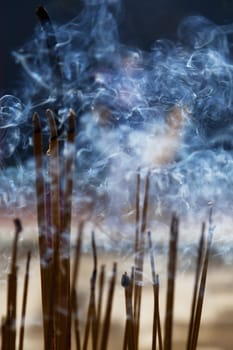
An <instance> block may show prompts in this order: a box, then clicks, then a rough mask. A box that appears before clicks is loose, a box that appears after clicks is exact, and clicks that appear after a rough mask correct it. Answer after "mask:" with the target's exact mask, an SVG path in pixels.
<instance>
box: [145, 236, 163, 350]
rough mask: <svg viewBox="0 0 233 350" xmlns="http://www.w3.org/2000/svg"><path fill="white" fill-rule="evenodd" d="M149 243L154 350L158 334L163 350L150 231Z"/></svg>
mask: <svg viewBox="0 0 233 350" xmlns="http://www.w3.org/2000/svg"><path fill="white" fill-rule="evenodd" d="M148 241H149V250H150V265H151V274H152V286H153V295H154V311H153V326H152V327H153V330H152V350H156V343H157V334H158V339H159V350H162V334H161V321H160V311H159V275H158V274H156V269H155V261H154V254H153V250H152V248H153V247H152V239H151V232H150V231H148Z"/></svg>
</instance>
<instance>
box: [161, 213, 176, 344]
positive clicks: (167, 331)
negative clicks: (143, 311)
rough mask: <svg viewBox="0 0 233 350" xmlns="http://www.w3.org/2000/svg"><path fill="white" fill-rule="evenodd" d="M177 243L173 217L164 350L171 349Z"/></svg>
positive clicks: (174, 218) (174, 217)
mask: <svg viewBox="0 0 233 350" xmlns="http://www.w3.org/2000/svg"><path fill="white" fill-rule="evenodd" d="M177 243H178V218H177V217H176V216H175V215H174V216H173V218H172V222H171V229H170V243H169V253H168V272H167V301H166V314H165V330H164V350H171V349H172V333H173V308H174V292H175V275H176V255H177Z"/></svg>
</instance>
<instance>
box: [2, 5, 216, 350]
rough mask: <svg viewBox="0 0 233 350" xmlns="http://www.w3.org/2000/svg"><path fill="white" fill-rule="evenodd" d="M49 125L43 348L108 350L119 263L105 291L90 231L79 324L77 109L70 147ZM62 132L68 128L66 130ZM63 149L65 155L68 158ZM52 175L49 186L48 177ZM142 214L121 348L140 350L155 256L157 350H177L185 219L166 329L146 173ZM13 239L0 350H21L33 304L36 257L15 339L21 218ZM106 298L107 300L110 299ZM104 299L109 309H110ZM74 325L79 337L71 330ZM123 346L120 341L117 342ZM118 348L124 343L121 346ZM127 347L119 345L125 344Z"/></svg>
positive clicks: (202, 275)
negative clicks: (147, 267) (89, 265)
mask: <svg viewBox="0 0 233 350" xmlns="http://www.w3.org/2000/svg"><path fill="white" fill-rule="evenodd" d="M36 13H37V16H38V19H39V21H40V23H41V25H42V28H43V30H44V32H45V34H46V41H47V48H48V54H49V59H50V62H51V67H52V69H53V72H52V73H53V74H52V78H53V80H54V82H56V84H55V85H56V86H59V89H60V90H59V94H60V95H61V100H62V96H63V93H62V90H63V88H62V84H63V80H64V78H63V72H62V70H61V65H60V62H59V55H58V52H57V50H56V46H57V45H56V44H57V41H56V35H55V32H54V29H53V26H52V23H51V20H50V18H49V16H48V13H47V12H46V10H45V9H44V8H43V7H41V6H40V7H38V8H37V10H36ZM46 115H47V118H48V124H49V129H50V141H49V149H48V151H47V155H46V156H45V154H44V145H43V139H44V138H43V132H42V128H41V123H40V116H39V115H38V114H37V113H35V114H34V116H33V126H34V133H33V134H34V135H33V136H34V157H35V168H36V179H35V187H36V195H37V217H38V245H39V259H40V274H41V295H42V302H41V304H42V315H43V341H44V349H45V350H64V349H68V350H69V349H71V344H72V342H71V339H72V334H74V338H75V348H76V349H77V350H88V349H92V350H107V349H109V348H110V346H109V339H110V336H111V332H110V330H111V325H112V312H113V303H114V294H115V292H116V291H115V289H116V281H117V264H116V263H115V262H114V263H113V266H112V274H111V277H110V279H109V282H108V290H107V291H106V290H105V289H106V288H105V285H106V268H105V265H101V267H100V269H99V266H98V258H97V244H96V238H95V234H94V232H93V233H92V239H91V241H92V244H91V245H92V255H93V271H92V274H91V276H90V289H89V302H88V308H87V316H86V320H85V325H84V327H82V322H80V319H79V317H80V316H79V315H80V312H79V311H80V300H79V295H80V289H81V284H80V278H79V274H80V259H81V256H82V241H83V234H84V223H83V222H80V223H79V227H78V235H77V242H76V249H75V255H74V261H73V270H72V271H71V249H70V236H71V213H72V191H73V170H74V151H75V148H74V143H75V114H74V112H73V111H72V110H71V111H70V112H69V115H68V116H67V124H68V125H67V133H66V140H65V143H64V145H62V146H61V144H60V142H59V135H60V133H61V132H63V125H62V127H61V125H59V123H58V118H57V116H56V109H55V111H52V110H47V112H46ZM61 129H62V130H61ZM63 151H64V153H63ZM47 170H48V173H49V176H48V178H49V181H48V180H47V177H46V176H45V173H47ZM136 183H137V185H136V198H135V202H136V210H135V212H136V215H135V220H136V222H135V242H134V261H133V267H132V269H131V271H130V273H129V274H128V273H127V272H125V273H124V274H123V275H122V278H121V285H122V287H123V288H124V292H125V293H124V298H125V300H124V303H125V316H124V315H122V316H123V317H122V319H123V320H124V317H125V322H124V325H123V328H124V332H123V336H122V342H121V343H122V350H139V349H140V348H142V346H141V345H140V333H141V332H140V331H141V319H142V316H141V315H142V312H143V310H142V293H143V273H144V262H145V256H146V254H145V253H146V252H147V251H148V250H149V256H150V264H151V274H152V293H153V308H151V312H152V314H153V324H152V325H151V350H156V349H158V350H172V349H173V328H174V312H173V311H174V303H175V301H174V300H175V299H174V296H175V282H176V264H177V252H178V232H179V220H178V218H177V217H176V215H174V216H173V217H172V220H171V226H170V240H169V250H168V269H167V295H166V308H165V318H164V328H163V327H162V322H161V316H160V314H161V313H160V303H159V297H160V282H159V275H158V273H157V270H156V264H155V256H154V249H153V242H152V234H151V233H150V232H147V212H148V207H149V190H150V173H148V174H147V176H146V178H145V187H144V197H143V205H142V208H140V202H141V201H140V194H141V192H142V191H141V188H142V179H141V175H140V171H138V174H137V181H136ZM15 227H16V231H15V237H14V242H13V247H12V260H11V269H10V273H9V275H8V283H7V303H6V304H7V310H6V315H5V316H4V317H3V318H2V327H1V340H2V341H1V344H2V346H1V348H2V350H15V349H16V348H17V347H16V342H17V336H18V340H19V341H18V349H19V350H23V348H24V338H25V317H26V305H27V298H28V283H29V266H30V256H31V255H30V253H28V256H27V263H26V271H25V278H24V289H23V300H22V312H21V320H20V327H19V332H18V333H19V334H17V314H16V309H17V283H18V282H17V271H18V269H17V252H18V237H19V234H20V232H21V229H22V228H21V223H20V221H19V220H18V219H17V220H15ZM211 238H212V237H211V235H210V234H209V235H208V237H207V239H206V238H205V225H204V224H203V226H202V234H201V238H200V242H199V245H198V257H197V265H196V269H195V280H194V288H193V298H192V305H191V315H190V321H189V327H188V335H187V343H186V350H196V349H197V343H198V335H199V329H200V321H201V314H202V306H203V299H204V292H205V285H206V276H207V269H208V261H209V254H210V248H211ZM104 294H106V297H105V298H104ZM104 301H105V305H104ZM72 325H73V329H74V331H73V332H72V331H71V330H72ZM117 342H119V340H118V339H117ZM121 343H120V342H119V344H121ZM119 346H120V347H121V345H119Z"/></svg>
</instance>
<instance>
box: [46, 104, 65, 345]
mask: <svg viewBox="0 0 233 350" xmlns="http://www.w3.org/2000/svg"><path fill="white" fill-rule="evenodd" d="M46 115H47V117H48V123H49V127H50V141H49V150H48V152H47V154H48V156H49V163H50V166H49V168H50V208H51V226H52V227H51V230H52V243H53V256H52V270H53V272H52V273H53V276H52V279H53V283H52V284H53V285H51V290H53V299H52V302H53V303H54V304H55V305H54V307H53V308H52V309H53V310H52V311H53V314H51V315H50V316H51V317H52V318H53V319H54V339H55V343H54V344H55V345H54V346H55V349H56V350H63V349H64V348H65V347H66V344H65V343H64V341H65V339H66V336H65V332H66V326H65V325H66V315H64V314H63V303H62V295H61V289H62V287H61V269H60V243H61V242H60V241H61V209H60V161H59V143H58V135H57V128H56V123H55V115H54V113H53V111H51V110H49V109H48V110H47V111H46ZM55 271H56V273H55ZM54 298H55V300H54ZM50 311H51V310H50Z"/></svg>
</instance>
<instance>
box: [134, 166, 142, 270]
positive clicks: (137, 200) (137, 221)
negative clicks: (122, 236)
mask: <svg viewBox="0 0 233 350" xmlns="http://www.w3.org/2000/svg"><path fill="white" fill-rule="evenodd" d="M140 183H141V177H140V170H138V172H137V180H136V196H135V247H134V250H135V259H136V257H137V254H138V251H139V225H140ZM135 266H136V260H135Z"/></svg>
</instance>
